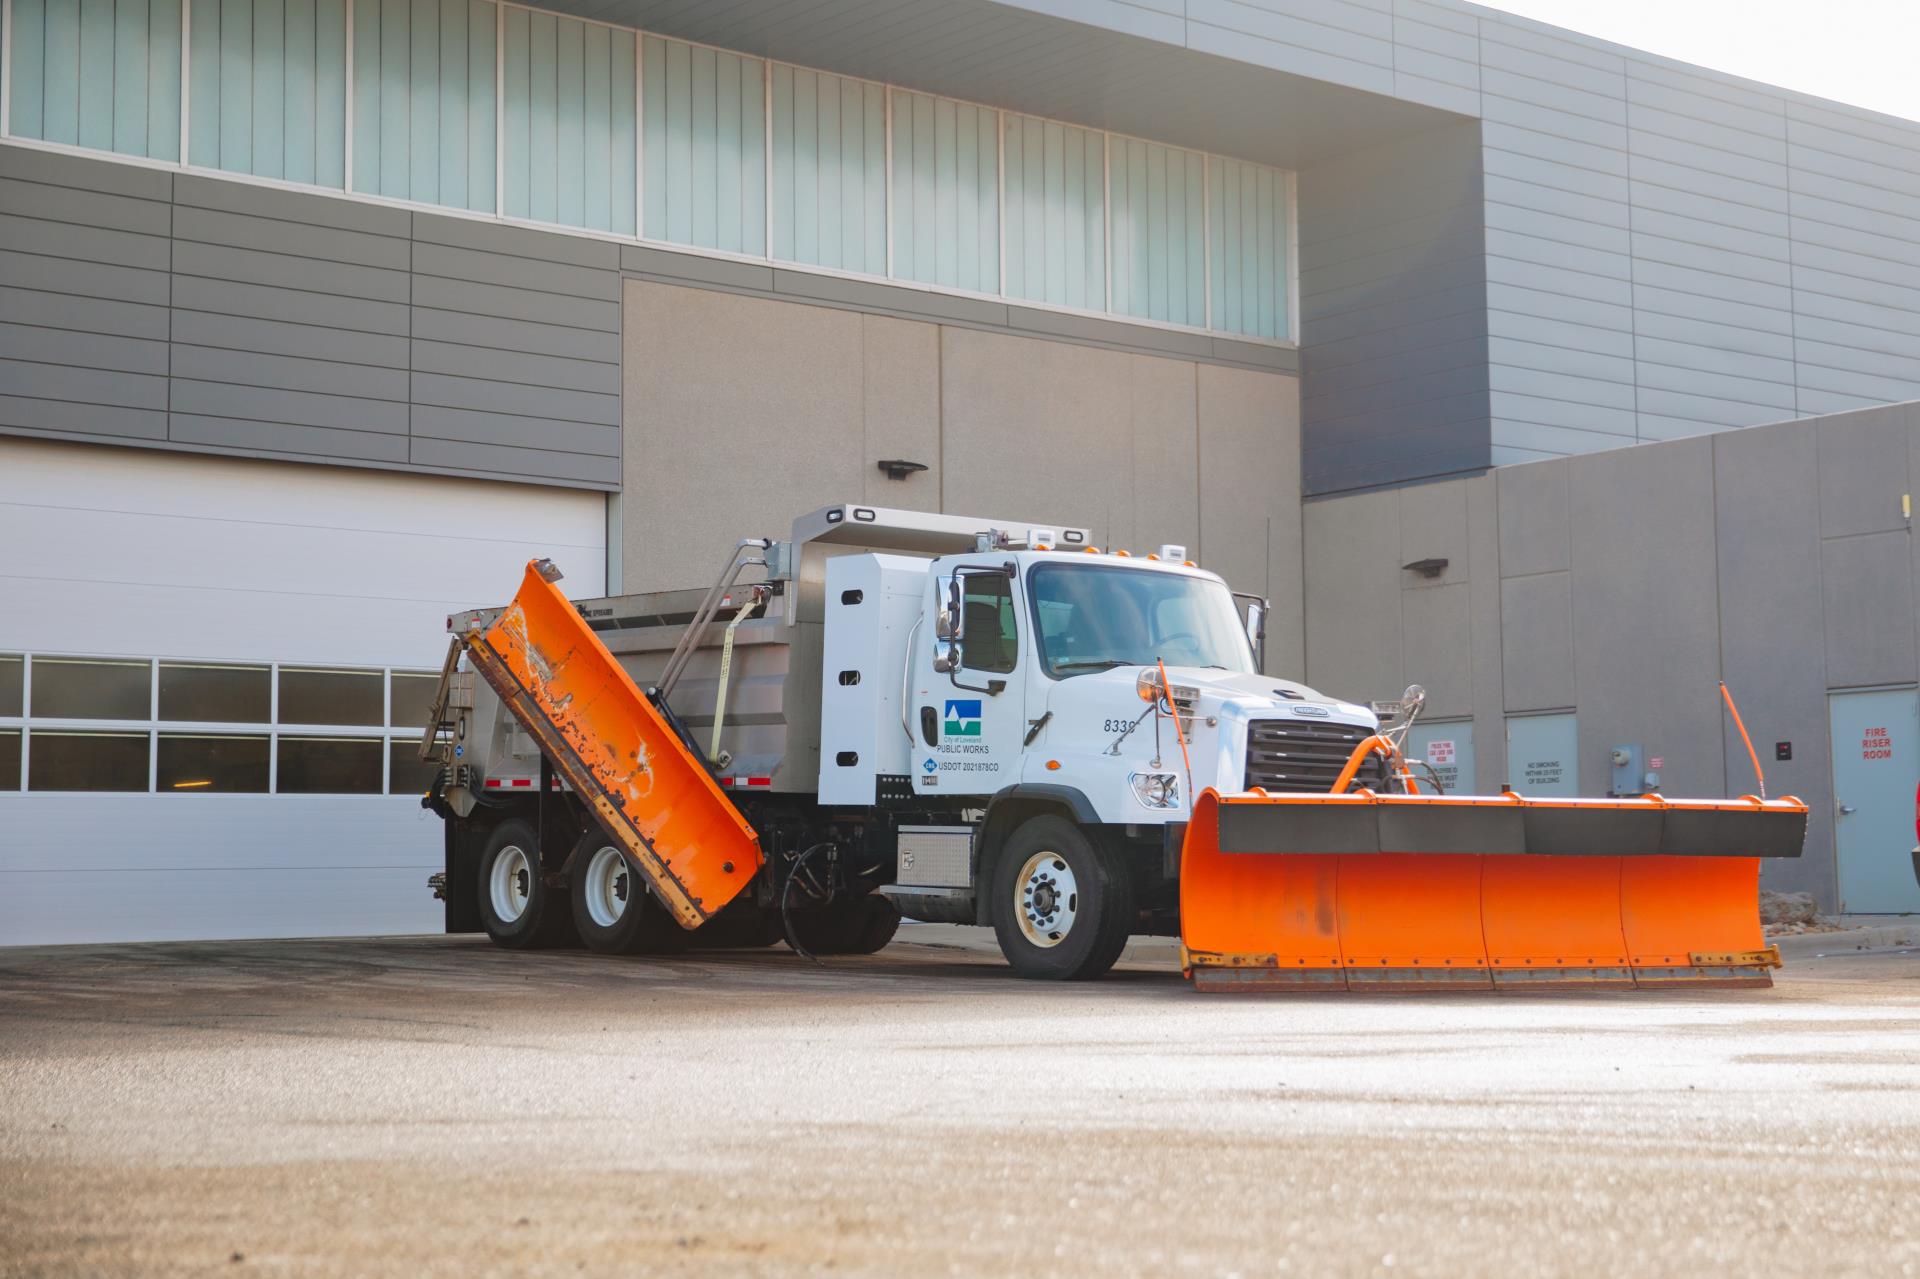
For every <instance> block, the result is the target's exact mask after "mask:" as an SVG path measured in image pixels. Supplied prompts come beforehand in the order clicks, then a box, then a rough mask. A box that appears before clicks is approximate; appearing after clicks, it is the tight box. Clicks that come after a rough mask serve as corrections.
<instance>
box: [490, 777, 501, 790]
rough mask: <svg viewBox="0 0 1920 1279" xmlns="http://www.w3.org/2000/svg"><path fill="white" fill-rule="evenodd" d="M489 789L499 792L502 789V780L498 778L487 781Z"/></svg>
mask: <svg viewBox="0 0 1920 1279" xmlns="http://www.w3.org/2000/svg"><path fill="white" fill-rule="evenodd" d="M487 789H488V790H499V789H500V779H499V778H498V777H489V778H488V779H487Z"/></svg>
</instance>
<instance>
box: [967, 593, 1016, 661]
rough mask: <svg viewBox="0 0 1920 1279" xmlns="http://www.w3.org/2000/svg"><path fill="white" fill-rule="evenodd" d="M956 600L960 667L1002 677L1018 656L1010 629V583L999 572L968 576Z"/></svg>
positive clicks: (1011, 626) (1011, 613)
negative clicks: (960, 626)
mask: <svg viewBox="0 0 1920 1279" xmlns="http://www.w3.org/2000/svg"><path fill="white" fill-rule="evenodd" d="M961 580H962V581H963V582H964V583H965V584H966V585H965V589H964V591H963V592H962V594H961V597H960V610H961V618H962V621H963V623H964V625H965V628H966V629H965V632H964V634H965V636H966V638H965V640H964V641H963V642H962V644H961V646H960V652H961V657H960V665H961V666H962V668H964V669H966V670H970V671H987V672H990V673H992V674H996V675H1004V674H1006V673H1007V672H1008V671H1011V670H1012V669H1013V666H1014V661H1015V659H1016V658H1018V657H1019V655H1020V644H1019V635H1018V634H1017V633H1016V631H1015V629H1014V613H1013V583H1012V582H1011V581H1010V580H1008V579H1007V578H1006V577H1004V576H1003V575H1001V574H999V573H969V574H967V575H966V576H965V577H964V578H962V579H961Z"/></svg>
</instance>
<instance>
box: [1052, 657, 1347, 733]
mask: <svg viewBox="0 0 1920 1279" xmlns="http://www.w3.org/2000/svg"><path fill="white" fill-rule="evenodd" d="M1153 669H1155V668H1153V667H1143V666H1117V667H1115V668H1114V669H1112V670H1110V671H1095V672H1093V673H1091V674H1087V675H1077V676H1075V677H1073V678H1072V679H1063V680H1058V681H1056V682H1055V683H1054V684H1053V686H1052V688H1051V689H1050V690H1049V694H1048V699H1047V709H1048V710H1051V711H1053V712H1054V713H1055V714H1056V715H1059V714H1064V713H1067V712H1070V711H1079V710H1081V709H1083V708H1085V709H1088V710H1092V709H1096V708H1099V707H1105V708H1107V709H1106V711H1105V715H1121V714H1125V715H1127V717H1128V718H1132V717H1133V716H1137V715H1138V714H1139V713H1140V712H1141V711H1143V710H1145V709H1146V703H1144V702H1142V701H1141V700H1140V695H1139V693H1138V692H1137V691H1136V690H1137V689H1138V687H1139V682H1140V674H1141V672H1142V671H1146V670H1153ZM1167 679H1168V681H1169V682H1170V683H1171V684H1173V686H1174V687H1175V688H1176V689H1181V688H1191V689H1195V690H1197V691H1198V693H1199V694H1200V705H1199V706H1197V707H1196V708H1195V711H1196V714H1197V716H1198V717H1199V718H1200V719H1202V720H1204V719H1205V718H1206V717H1207V716H1208V715H1213V714H1218V713H1219V711H1220V710H1221V709H1222V708H1223V707H1224V706H1226V705H1227V704H1229V703H1231V704H1234V705H1235V706H1237V707H1240V708H1242V709H1245V710H1247V711H1265V712H1269V713H1271V714H1276V715H1281V716H1297V717H1299V718H1302V719H1322V720H1328V721H1330V722H1333V723H1339V724H1354V725H1358V726H1360V727H1364V728H1367V729H1372V728H1374V727H1375V726H1376V725H1377V724H1378V720H1377V719H1376V717H1375V716H1374V714H1373V712H1372V711H1370V710H1368V709H1367V708H1366V707H1364V706H1358V705H1355V704H1354V703H1352V702H1343V701H1340V700H1339V699H1337V698H1331V697H1327V696H1324V695H1323V694H1321V693H1319V692H1316V691H1315V690H1314V689H1312V688H1309V687H1308V686H1307V685H1305V684H1300V683H1296V682H1294V681H1293V680H1288V679H1279V678H1276V677H1275V676H1271V675H1259V674H1240V673H1237V672H1233V671H1222V670H1216V669H1214V668H1212V667H1204V666H1169V667H1167ZM1105 715H1103V716H1102V718H1105Z"/></svg>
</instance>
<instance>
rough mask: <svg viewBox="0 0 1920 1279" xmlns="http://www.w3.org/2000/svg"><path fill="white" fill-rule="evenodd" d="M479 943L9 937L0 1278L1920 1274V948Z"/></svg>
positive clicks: (940, 940)
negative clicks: (1397, 972)
mask: <svg viewBox="0 0 1920 1279" xmlns="http://www.w3.org/2000/svg"><path fill="white" fill-rule="evenodd" d="M902 937H903V938H905V939H906V940H903V941H901V942H897V943H896V944H895V945H894V946H892V947H890V948H889V949H888V950H886V951H885V952H883V953H882V954H880V955H878V956H874V957H872V958H867V959H835V960H828V961H825V962H823V963H819V964H814V963H809V962H807V961H805V960H803V959H801V958H799V957H797V956H794V955H792V954H789V953H787V952H786V951H785V950H784V949H783V948H775V949H773V950H768V951H759V952H752V953H745V952H741V953H725V954H706V955H696V956H691V957H682V958H675V959H667V960H661V959H646V958H622V959H608V958H602V957H597V956H592V955H588V954H584V953H579V952H561V953H547V954H513V953H507V952H503V951H498V950H495V949H493V948H492V947H491V946H489V945H488V944H487V943H486V942H485V941H484V940H481V939H475V938H464V937H462V938H439V937H430V938H392V939H357V940H334V941H259V942H218V943H199V944H185V943H178V944H163V945H145V946H90V947H64V948H36V949H12V950H4V949H0V1096H4V1098H5V1106H4V1108H3V1109H0V1187H4V1189H5V1193H4V1194H0V1274H5V1275H43V1274H44V1275H82V1274H84V1275H141V1276H160V1275H172V1274H207V1273H210V1272H214V1271H218V1272H221V1273H224V1274H232V1275H243V1274H247V1273H252V1272H255V1271H260V1272H268V1273H282V1274H329V1275H386V1274H391V1275H409V1276H411V1275H438V1274H446V1275H456V1274H457V1275H462V1276H476V1275H490V1274H500V1275H506V1274H551V1275H582V1274H585V1275H625V1274H646V1273H659V1274H672V1275H680V1274H685V1275H701V1276H706V1275H736V1274H737V1275H785V1274H794V1273H816V1274H829V1275H860V1276H866V1275H872V1276H902V1275H923V1274H932V1275H938V1274H960V1275H1022V1276H1026V1275H1032V1276H1048V1275H1094V1274H1098V1275H1136V1274H1155V1275H1159V1274H1170V1275H1187V1274H1194V1275H1248V1276H1252V1275H1268V1274H1328V1273H1333V1274H1393V1275H1398V1274H1468V1273H1471V1274H1481V1275H1484V1274H1526V1275H1530V1276H1531V1275H1574V1274H1580V1275H1591V1274H1596V1273H1611V1274H1634V1275H1659V1274H1689V1275H1695V1274H1702V1273H1711V1274H1715V1275H1717V1276H1719V1275H1745V1274H1755V1275H1758V1274H1763V1273H1764V1274H1769V1275H1778V1274H1782V1273H1793V1274H1803V1275H1826V1274H1862V1275H1867V1274H1871V1275H1914V1274H1920V953H1916V952H1915V951H1914V950H1912V949H1910V948H1909V949H1904V950H1894V951H1885V950H1882V951H1870V952H1862V953H1853V954H1827V955H1825V956H1822V957H1815V956H1802V957H1797V958H1793V959H1791V960H1790V962H1789V966H1788V967H1787V968H1786V969H1785V970H1784V971H1783V972H1782V974H1781V975H1780V982H1779V985H1778V986H1776V987H1775V988H1774V989H1772V990H1770V991H1742V992H1715V993H1704V992H1703V993H1681V994H1675V993H1633V992H1620V993H1589V994H1582V995H1569V994H1554V995H1520V996H1514V995H1506V996H1495V995H1490V994H1485V995H1397V996H1396V995H1364V996H1338V997H1328V996H1312V997H1291V996H1278V997H1244V996H1243V997H1211V998H1210V997H1206V996H1198V995H1195V994H1194V993H1193V992H1192V991H1191V990H1189V989H1188V988H1187V986H1186V985H1185V983H1184V982H1182V981H1181V980H1180V978H1179V976H1178V975H1177V973H1175V972H1174V971H1172V968H1171V966H1170V964H1169V962H1168V957H1167V950H1166V948H1165V947H1164V946H1155V945H1153V944H1147V945H1144V946H1141V947H1138V948H1136V950H1135V951H1134V952H1132V954H1131V957H1130V958H1129V959H1128V960H1127V961H1125V962H1123V965H1122V969H1121V970H1120V971H1118V972H1116V973H1115V974H1114V975H1113V976H1112V977H1110V978H1109V979H1107V980H1104V981H1101V982H1095V983H1087V984H1077V985H1047V984H1038V983H1030V982H1023V981H1020V980H1017V979H1015V978H1013V977H1011V976H1010V975H1008V973H1007V972H1006V970H1005V969H1004V968H1003V967H1002V966H1001V965H1000V963H999V961H998V957H997V955H995V954H994V953H993V952H992V951H991V950H990V948H989V947H988V945H986V944H983V943H984V939H983V938H981V937H979V936H978V935H977V933H974V932H973V931H972V930H961V929H943V928H931V927H922V928H908V929H905V930H903V932H902Z"/></svg>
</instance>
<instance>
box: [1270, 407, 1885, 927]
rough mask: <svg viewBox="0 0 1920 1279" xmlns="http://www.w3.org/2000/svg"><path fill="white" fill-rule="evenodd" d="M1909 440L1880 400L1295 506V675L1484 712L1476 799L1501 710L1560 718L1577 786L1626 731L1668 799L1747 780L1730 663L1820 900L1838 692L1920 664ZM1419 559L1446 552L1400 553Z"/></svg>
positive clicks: (1787, 879)
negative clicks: (1802, 805)
mask: <svg viewBox="0 0 1920 1279" xmlns="http://www.w3.org/2000/svg"><path fill="white" fill-rule="evenodd" d="M1917 450H1920V413H1917V412H1916V409H1915V406H1913V405H1891V406H1887V407H1881V408H1874V409H1864V410H1858V411H1855V412H1851V413H1845V414H1838V415H1832V416H1827V417H1822V418H1814V419H1809V420H1804V421H1795V422H1788V423H1781V424H1776V425H1772V426H1765V427H1758V428H1755V429H1752V430H1745V431H1734V432H1728V433H1725V434H1720V435H1715V436H1712V437H1710V438H1703V439H1686V440H1677V441H1671V442H1666V443H1660V444H1654V445H1646V446H1642V447H1638V448H1631V449H1622V450H1617V451H1613V452H1608V453H1603V454H1597V455H1594V456H1588V457H1579V458H1565V459H1555V460H1551V461H1545V462H1539V463H1533V464H1529V465H1524V466H1513V467H1507V468H1502V469H1501V470H1499V471H1498V472H1496V473H1494V474H1492V475H1488V476H1480V477H1475V478H1473V479H1468V480H1455V481H1446V482H1441V483H1435V484H1430V485H1417V486H1413V487H1407V488H1402V489H1398V490H1393V491H1387V492H1379V493H1365V494H1357V495H1353V496H1349V497H1341V498H1334V499H1327V500H1322V501H1315V502H1309V503H1308V504H1307V506H1306V508H1305V515H1304V521H1305V534H1306V570H1307V575H1306V593H1305V599H1306V615H1307V623H1308V632H1307V668H1306V669H1307V677H1308V679H1309V681H1310V682H1312V683H1313V684H1314V685H1315V686H1317V687H1319V688H1322V689H1324V690H1326V691H1328V692H1332V693H1337V694H1339V695H1341V696H1344V697H1357V698H1368V697H1387V696H1392V695H1395V694H1397V693H1398V692H1399V691H1400V689H1401V688H1402V687H1403V686H1404V685H1405V684H1406V683H1408V682H1419V683H1423V684H1425V685H1426V686H1427V687H1428V689H1429V691H1430V693H1431V695H1432V696H1431V701H1430V703H1429V709H1428V715H1429V716H1430V717H1432V718H1440V719H1450V718H1471V719H1472V720H1473V722H1474V739H1475V750H1476V753H1477V764H1478V782H1479V786H1480V788H1481V789H1483V790H1484V789H1492V788H1494V787H1496V786H1498V785H1499V784H1500V783H1501V782H1503V781H1509V780H1513V779H1511V778H1510V777H1509V776H1508V775H1507V771H1506V769H1507V759H1506V735H1505V731H1504V726H1505V722H1506V720H1507V718H1508V717H1509V716H1513V715H1522V714H1527V713H1531V712H1545V711H1574V712H1577V714H1578V716H1579V751H1580V759H1579V765H1580V768H1579V772H1580V784H1581V788H1582V790H1583V791H1585V792H1587V793H1599V792H1601V791H1604V790H1605V789H1606V784H1607V778H1608V776H1609V764H1608V759H1607V752H1608V750H1609V748H1610V747H1612V746H1614V745H1616V744H1621V743H1638V744H1641V745H1643V746H1644V747H1645V748H1646V750H1647V753H1648V754H1649V755H1650V756H1657V757H1660V758H1661V759H1662V760H1663V767H1662V768H1661V770H1660V771H1661V788H1662V790H1663V791H1664V792H1665V793H1667V794H1671V795H1681V794H1704V795H1720V794H1728V793H1732V794H1739V793H1743V792H1745V791H1748V790H1751V789H1752V786H1753V770H1752V766H1751V764H1750V763H1749V762H1748V759H1747V755H1746V748H1745V747H1744V746H1743V745H1742V744H1741V742H1740V740H1739V737H1738V734H1737V733H1736V732H1735V730H1734V729H1733V727H1732V725H1731V722H1730V721H1729V720H1728V718H1727V717H1726V715H1725V713H1724V711H1723V709H1722V706H1721V701H1720V695H1719V690H1718V682H1719V681H1720V680H1722V679H1724V680H1726V681H1727V684H1728V686H1729V687H1730V688H1731V689H1732V691H1733V693H1734V696H1735V698H1736V699H1737V700H1738V702H1739V704H1740V707H1741V712H1742V714H1743V715H1744V717H1745V719H1746V722H1747V725H1748V728H1749V730H1750V732H1751V734H1752V736H1753V739H1754V742H1755V744H1756V746H1757V747H1758V748H1759V749H1760V751H1761V752H1762V762H1763V766H1764V767H1765V769H1766V772H1767V783H1768V789H1769V793H1772V794H1776V795H1777V794H1794V795H1798V796H1800V797H1801V798H1803V799H1805V800H1806V801H1807V803H1808V804H1809V806H1810V807H1811V809H1812V813H1813V816H1812V824H1811V827H1810V829H1809V837H1808V844H1807V852H1806V856H1805V857H1804V858H1803V859H1802V860H1800V861H1798V862H1780V863H1772V864H1769V865H1768V867H1767V870H1766V875H1767V882H1768V884H1769V885H1770V886H1772V887H1777V888H1784V889H1804V890H1807V891H1811V892H1813V893H1815V894H1816V895H1817V896H1818V897H1819V898H1820V899H1821V900H1822V902H1823V903H1825V904H1826V905H1827V906H1829V907H1832V906H1833V905H1835V904H1836V901H1837V893H1838V889H1837V885H1836V878H1835V860H1834V829H1835V828H1834V820H1835V819H1834V798H1833V777H1832V757H1831V753H1830V749H1829V742H1828V719H1827V716H1828V704H1827V698H1828V694H1829V693H1830V692H1832V691H1839V690H1845V689H1851V688H1864V687H1881V686H1888V685H1893V686H1902V685H1905V686H1910V685H1912V684H1914V683H1915V681H1916V677H1917V676H1920V664H1917V662H1920V659H1917V658H1916V652H1917V651H1920V631H1917V630H1916V626H1917V625H1920V623H1917V621H1916V596H1915V581H1916V572H1920V559H1916V549H1915V546H1914V542H1913V537H1912V532H1911V523H1910V520H1909V519H1908V517H1907V516H1906V514H1905V513H1904V510H1903V505H1902V503H1903V498H1904V497H1905V496H1906V495H1907V494H1909V493H1910V492H1911V491H1912V484H1913V477H1914V475H1915V474H1916V467H1917V459H1920V452H1917ZM1424 558H1444V559H1446V560H1447V561H1448V563H1447V567H1446V569H1445V571H1444V572H1442V573H1441V574H1440V576H1438V577H1437V578H1433V579H1427V578H1423V577H1421V576H1419V575H1417V574H1415V573H1412V572H1409V571H1407V570H1405V569H1404V568H1403V567H1402V565H1405V564H1408V563H1411V562H1413V561H1414V560H1416V559H1424ZM1450 592H1453V593H1455V594H1456V595H1457V598H1454V597H1450V595H1449V593H1450ZM1777 741H1790V742H1792V743H1793V758H1792V760H1791V761H1776V760H1775V759H1773V758H1772V744H1773V743H1775V742H1777Z"/></svg>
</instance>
